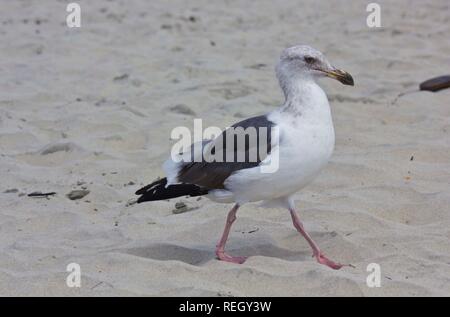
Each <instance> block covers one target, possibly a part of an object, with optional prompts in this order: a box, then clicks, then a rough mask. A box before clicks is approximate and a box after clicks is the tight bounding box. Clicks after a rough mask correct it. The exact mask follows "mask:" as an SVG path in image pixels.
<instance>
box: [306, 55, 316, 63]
mask: <svg viewBox="0 0 450 317" xmlns="http://www.w3.org/2000/svg"><path fill="white" fill-rule="evenodd" d="M304 60H305V62H306V63H308V64H312V63H314V62H315V61H316V59H315V58H314V57H311V56H305V58H304Z"/></svg>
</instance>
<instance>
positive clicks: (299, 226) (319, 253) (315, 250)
mask: <svg viewBox="0 0 450 317" xmlns="http://www.w3.org/2000/svg"><path fill="white" fill-rule="evenodd" d="M289 211H290V213H291V217H292V223H293V224H294V227H295V228H296V229H297V231H298V232H300V233H301V234H302V236H303V237H304V238H305V239H306V241H308V243H309V245H310V246H311V248H312V249H313V256H315V257H316V259H317V262H319V263H321V264H325V265H326V266H328V267H330V268H332V269H334V270H339V269H340V268H341V267H343V266H344V265H343V264H340V263H336V262H333V261H331V260H330V259H328V258H327V257H326V256H325V255H324V254H323V253H322V251H320V249H319V246H318V245H317V244H316V243H315V242H314V241H313V239H312V238H311V237H310V235H309V234H308V233H307V232H306V231H305V228H304V227H303V224H302V222H301V221H300V219H299V218H298V216H297V214H296V213H295V210H294V209H291V208H290V209H289Z"/></svg>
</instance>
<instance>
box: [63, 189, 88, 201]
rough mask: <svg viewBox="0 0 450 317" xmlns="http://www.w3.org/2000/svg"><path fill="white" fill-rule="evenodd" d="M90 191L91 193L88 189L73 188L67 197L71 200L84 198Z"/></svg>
mask: <svg viewBox="0 0 450 317" xmlns="http://www.w3.org/2000/svg"><path fill="white" fill-rule="evenodd" d="M89 193H90V191H89V190H86V189H76V190H72V191H71V192H70V193H68V194H67V195H66V197H67V198H69V199H70V200H77V199H81V198H83V197H84V196H86V195H87V194H89Z"/></svg>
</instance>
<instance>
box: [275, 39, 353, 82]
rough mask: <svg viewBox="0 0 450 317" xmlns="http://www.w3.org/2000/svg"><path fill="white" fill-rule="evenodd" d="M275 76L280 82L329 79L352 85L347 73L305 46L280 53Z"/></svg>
mask: <svg viewBox="0 0 450 317" xmlns="http://www.w3.org/2000/svg"><path fill="white" fill-rule="evenodd" d="M277 75H278V77H279V78H280V80H286V79H289V78H298V77H304V78H318V77H330V78H333V79H336V80H338V81H340V82H341V83H342V84H344V85H350V86H353V85H354V82H353V77H352V76H351V75H350V74H349V73H347V72H346V71H343V70H340V69H338V68H336V67H334V66H332V65H331V64H330V63H329V62H328V60H327V59H326V58H325V56H324V55H323V54H322V53H321V52H320V51H318V50H316V49H314V48H312V47H310V46H307V45H297V46H292V47H289V48H286V49H285V50H284V51H283V52H282V53H281V56H280V61H279V62H278V65H277Z"/></svg>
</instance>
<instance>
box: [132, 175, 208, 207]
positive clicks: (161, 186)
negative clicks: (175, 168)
mask: <svg viewBox="0 0 450 317" xmlns="http://www.w3.org/2000/svg"><path fill="white" fill-rule="evenodd" d="M207 193H208V190H207V189H204V188H202V187H200V186H197V185H194V184H174V185H169V186H167V178H162V179H159V180H156V181H154V182H153V183H151V184H148V185H146V186H144V187H142V188H140V189H138V190H137V191H136V193H135V194H136V195H140V197H139V198H138V199H137V203H138V204H139V203H142V202H145V201H156V200H166V199H171V198H176V197H180V196H191V197H195V196H202V195H206V194H207Z"/></svg>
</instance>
